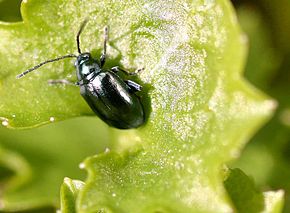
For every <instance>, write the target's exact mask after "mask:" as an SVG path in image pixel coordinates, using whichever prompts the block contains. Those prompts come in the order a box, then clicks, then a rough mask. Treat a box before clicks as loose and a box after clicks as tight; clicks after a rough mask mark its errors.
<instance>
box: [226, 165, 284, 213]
mask: <svg viewBox="0 0 290 213" xmlns="http://www.w3.org/2000/svg"><path fill="white" fill-rule="evenodd" d="M225 187H226V189H227V191H228V193H229V195H230V197H231V199H232V201H233V203H234V205H235V207H236V210H237V211H238V212H240V213H243V212H247V213H251V212H253V213H254V212H265V213H266V212H269V213H270V212H273V213H274V212H277V213H279V212H281V211H282V207H283V201H284V200H283V195H284V193H283V191H277V192H266V193H262V192H261V191H259V190H258V189H257V188H256V187H255V184H254V181H253V180H252V179H250V178H249V177H248V176H247V175H246V174H245V173H243V172H242V171H241V170H240V169H232V170H230V175H229V177H228V178H227V180H226V181H225Z"/></svg>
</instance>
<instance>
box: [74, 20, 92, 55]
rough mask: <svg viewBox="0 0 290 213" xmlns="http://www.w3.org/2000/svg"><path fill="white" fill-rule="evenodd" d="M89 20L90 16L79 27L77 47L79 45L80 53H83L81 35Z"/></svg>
mask: <svg viewBox="0 0 290 213" xmlns="http://www.w3.org/2000/svg"><path fill="white" fill-rule="evenodd" d="M88 21H89V19H88V18H86V19H85V20H84V21H83V23H82V24H81V27H80V29H79V32H78V34H77V47H78V52H79V54H82V51H81V48H80V35H81V33H82V31H83V29H84V28H85V26H86V24H87V23H88Z"/></svg>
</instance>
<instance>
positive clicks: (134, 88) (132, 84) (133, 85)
mask: <svg viewBox="0 0 290 213" xmlns="http://www.w3.org/2000/svg"><path fill="white" fill-rule="evenodd" d="M124 82H125V83H126V84H127V85H128V86H129V88H130V90H131V91H132V92H139V91H141V90H142V86H141V85H139V84H137V83H136V82H134V81H131V80H125V81H124Z"/></svg>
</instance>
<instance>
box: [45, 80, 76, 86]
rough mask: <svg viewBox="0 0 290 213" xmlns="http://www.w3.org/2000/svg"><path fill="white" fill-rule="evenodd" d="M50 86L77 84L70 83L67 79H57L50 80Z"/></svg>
mask: <svg viewBox="0 0 290 213" xmlns="http://www.w3.org/2000/svg"><path fill="white" fill-rule="evenodd" d="M48 84H50V85H54V84H67V85H77V84H76V83H74V82H71V81H68V80H66V79H55V80H53V79H50V80H48Z"/></svg>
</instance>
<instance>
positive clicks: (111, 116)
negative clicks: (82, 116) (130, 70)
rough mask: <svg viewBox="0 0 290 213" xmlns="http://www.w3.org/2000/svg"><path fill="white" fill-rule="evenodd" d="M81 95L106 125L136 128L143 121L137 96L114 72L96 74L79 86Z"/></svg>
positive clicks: (142, 113) (141, 109) (142, 111)
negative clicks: (86, 82)
mask: <svg viewBox="0 0 290 213" xmlns="http://www.w3.org/2000/svg"><path fill="white" fill-rule="evenodd" d="M81 95H82V96H83V97H84V99H85V100H86V101H87V103H88V104H89V106H90V107H91V108H92V110H93V111H94V112H95V113H96V114H97V115H98V116H99V117H100V118H101V119H102V120H103V121H105V122H106V123H107V124H108V125H110V126H114V127H116V128H119V129H130V128H136V127H138V126H140V125H142V124H143V123H144V110H143V107H142V104H141V102H140V100H139V97H138V96H137V95H135V94H134V93H131V92H129V87H128V86H127V85H126V83H125V82H124V81H123V80H122V79H121V78H120V77H119V76H118V75H116V74H114V73H112V72H110V71H106V72H101V73H99V74H97V75H96V76H95V77H93V78H92V79H91V80H90V82H89V83H88V84H85V85H82V86H81Z"/></svg>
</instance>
